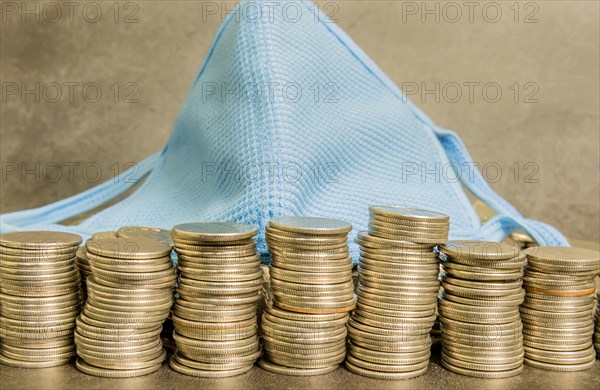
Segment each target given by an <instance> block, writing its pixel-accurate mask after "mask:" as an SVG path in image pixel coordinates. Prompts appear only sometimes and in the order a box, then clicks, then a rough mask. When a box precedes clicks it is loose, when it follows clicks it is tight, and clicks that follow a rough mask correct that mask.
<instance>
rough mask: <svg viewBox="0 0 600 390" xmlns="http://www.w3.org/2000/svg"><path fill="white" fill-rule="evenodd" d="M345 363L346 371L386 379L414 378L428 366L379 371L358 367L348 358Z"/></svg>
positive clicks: (421, 373)
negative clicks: (401, 370)
mask: <svg viewBox="0 0 600 390" xmlns="http://www.w3.org/2000/svg"><path fill="white" fill-rule="evenodd" d="M345 365H346V368H347V369H348V371H350V372H352V373H354V374H357V375H361V376H365V377H368V378H374V379H386V380H398V379H409V378H416V377H418V376H421V375H423V374H424V373H425V372H426V371H427V368H428V366H425V367H423V368H421V369H419V370H416V371H409V372H381V371H372V370H367V369H365V368H362V367H358V366H356V365H354V364H352V363H351V362H350V361H349V360H346V362H345Z"/></svg>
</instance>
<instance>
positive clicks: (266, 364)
mask: <svg viewBox="0 0 600 390" xmlns="http://www.w3.org/2000/svg"><path fill="white" fill-rule="evenodd" d="M258 366H259V367H260V368H262V369H263V370H266V371H269V372H274V373H276V374H281V375H290V376H313V375H322V374H327V373H330V372H333V371H335V370H337V369H338V367H339V366H338V365H332V366H329V367H323V368H292V367H286V366H280V365H279V364H276V363H273V362H270V361H269V360H267V359H265V358H262V359H260V360H259V361H258Z"/></svg>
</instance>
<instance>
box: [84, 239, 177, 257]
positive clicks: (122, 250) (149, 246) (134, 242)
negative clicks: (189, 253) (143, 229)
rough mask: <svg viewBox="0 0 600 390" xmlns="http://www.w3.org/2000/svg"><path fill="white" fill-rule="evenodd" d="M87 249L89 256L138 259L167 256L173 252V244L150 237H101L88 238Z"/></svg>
mask: <svg viewBox="0 0 600 390" xmlns="http://www.w3.org/2000/svg"><path fill="white" fill-rule="evenodd" d="M86 250H87V253H88V256H89V255H91V254H92V255H93V254H95V255H98V256H104V257H111V258H117V259H131V260H136V259H154V258H161V257H166V256H168V255H169V254H170V253H171V246H169V245H167V244H165V243H162V242H160V241H156V240H151V239H148V238H101V239H97V240H88V241H87V242H86Z"/></svg>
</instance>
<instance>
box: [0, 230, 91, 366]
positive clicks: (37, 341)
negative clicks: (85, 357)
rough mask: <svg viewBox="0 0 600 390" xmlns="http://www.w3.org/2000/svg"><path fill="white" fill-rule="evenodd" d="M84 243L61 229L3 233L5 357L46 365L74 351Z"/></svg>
mask: <svg viewBox="0 0 600 390" xmlns="http://www.w3.org/2000/svg"><path fill="white" fill-rule="evenodd" d="M80 243H81V237H79V236H77V235H75V234H69V233H61V232H46V231H31V232H16V233H7V234H3V235H0V323H1V327H0V353H1V355H0V363H2V364H5V365H7V366H13V367H21V368H44V367H53V366H58V365H61V364H65V363H67V362H69V361H70V360H71V359H72V358H73V356H75V344H73V330H74V328H75V317H77V314H79V311H80V309H81V303H82V297H81V291H80V288H81V279H80V276H79V271H78V270H77V266H76V263H75V252H76V251H77V248H78V247H79V244H80Z"/></svg>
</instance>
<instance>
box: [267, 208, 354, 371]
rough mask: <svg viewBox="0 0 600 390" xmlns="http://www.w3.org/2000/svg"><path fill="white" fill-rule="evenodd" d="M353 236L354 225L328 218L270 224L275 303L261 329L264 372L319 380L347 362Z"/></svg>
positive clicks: (280, 220) (276, 220)
mask: <svg viewBox="0 0 600 390" xmlns="http://www.w3.org/2000/svg"><path fill="white" fill-rule="evenodd" d="M350 230H352V225H350V224H349V223H346V222H342V221H337V220H333V219H327V218H315V217H277V218H273V219H271V221H270V222H269V225H268V226H267V231H266V238H267V244H268V246H269V253H270V256H271V266H270V269H269V273H270V281H271V289H272V293H273V302H272V304H271V303H269V304H268V305H267V312H266V313H264V314H263V319H262V325H261V329H262V332H263V341H264V347H265V359H263V360H262V361H261V362H259V365H260V366H261V367H263V368H264V369H266V370H269V371H272V372H277V373H282V374H287V375H317V374H323V373H325V372H329V371H332V370H334V369H335V368H337V366H338V365H339V363H341V362H342V361H343V360H344V357H345V354H346V346H345V336H346V329H345V324H346V321H347V320H348V314H347V312H348V311H350V310H352V309H353V308H354V305H355V298H354V286H353V284H352V258H351V257H350V253H349V251H348V232H350ZM326 335H329V336H330V337H327V336H326ZM267 359H268V360H267Z"/></svg>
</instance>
